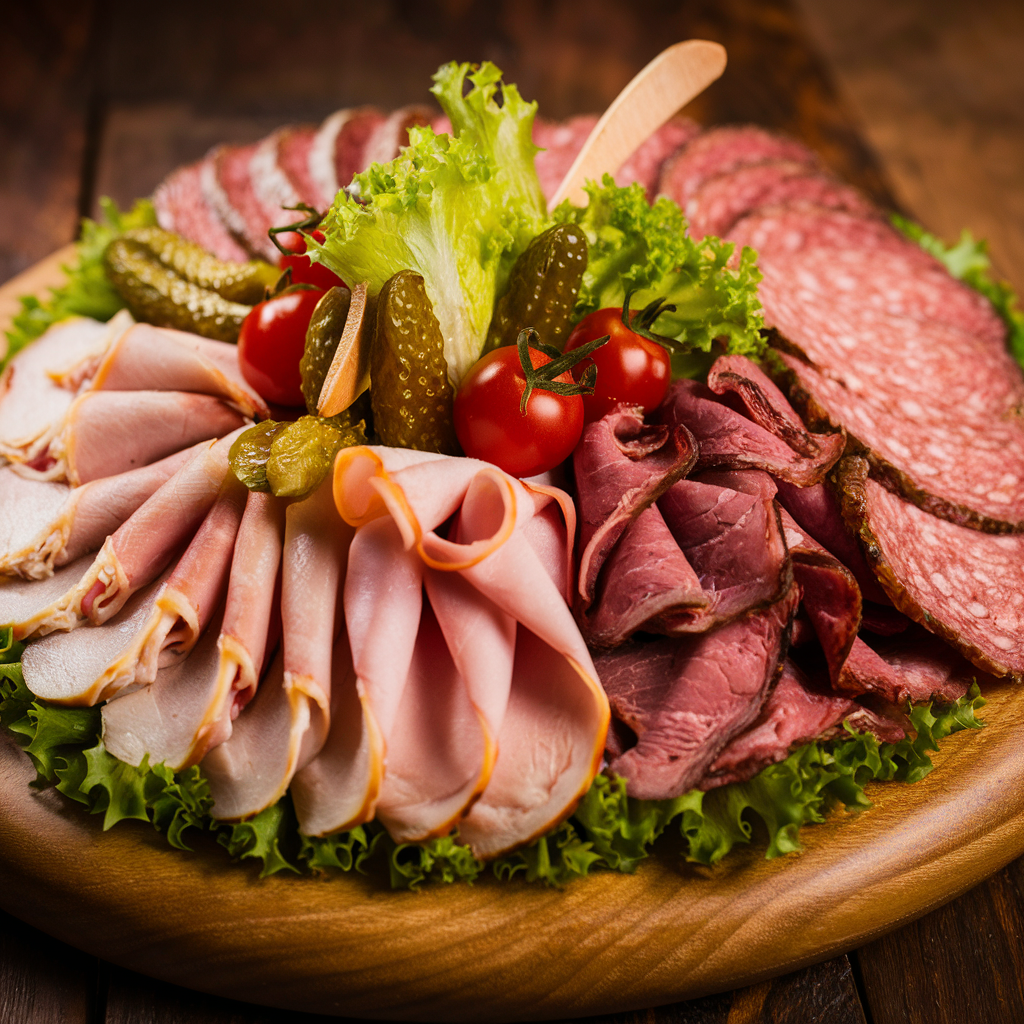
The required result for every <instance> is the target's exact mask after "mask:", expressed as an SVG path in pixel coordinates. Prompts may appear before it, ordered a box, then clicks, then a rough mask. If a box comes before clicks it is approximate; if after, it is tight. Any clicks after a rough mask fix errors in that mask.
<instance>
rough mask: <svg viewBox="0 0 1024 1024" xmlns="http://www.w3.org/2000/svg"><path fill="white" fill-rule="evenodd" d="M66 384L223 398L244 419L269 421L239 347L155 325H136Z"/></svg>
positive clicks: (74, 371)
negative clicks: (242, 364) (240, 362)
mask: <svg viewBox="0 0 1024 1024" xmlns="http://www.w3.org/2000/svg"><path fill="white" fill-rule="evenodd" d="M63 382H65V383H66V384H67V385H68V386H70V387H74V388H78V387H79V386H81V385H82V384H85V386H86V388H87V389H88V390H91V391H188V392H191V393H192V394H195V395H211V396H213V397H215V398H222V399H224V401H226V402H230V403H231V404H232V405H234V406H235V408H236V409H237V410H238V411H239V412H240V413H241V414H242V415H243V416H248V417H250V418H252V417H254V416H259V417H260V418H261V419H265V418H267V417H269V415H270V410H269V409H268V408H267V403H266V402H265V401H264V400H263V399H262V398H261V397H260V395H259V394H257V393H256V392H255V391H254V390H253V389H252V388H251V387H250V386H249V385H248V384H247V383H246V381H245V378H244V377H243V376H242V371H241V370H240V369H239V365H238V347H237V346H236V345H230V344H228V343H227V342H223V341H214V340H212V339H210V338H202V337H200V336H199V335H198V334H190V333H188V332H187V331H176V330H172V329H170V328H167V327H154V326H153V325H152V324H135V325H134V326H133V327H131V328H129V329H128V330H127V331H125V332H124V333H123V334H121V335H120V336H118V337H117V338H114V339H113V340H112V341H111V343H110V345H109V346H108V348H107V349H106V351H105V352H103V353H99V354H97V355H95V356H91V357H89V358H86V359H85V360H83V361H82V362H81V363H79V364H77V365H76V366H73V367H71V369H70V370H69V371H67V372H66V373H65V375H64V377H63Z"/></svg>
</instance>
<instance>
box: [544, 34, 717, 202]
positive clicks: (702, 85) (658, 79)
mask: <svg viewBox="0 0 1024 1024" xmlns="http://www.w3.org/2000/svg"><path fill="white" fill-rule="evenodd" d="M725 60H726V57H725V47H724V46H720V45H719V44H718V43H712V42H708V41H707V40H706V39H688V40H686V41H685V42H682V43H676V44H675V45H674V46H670V47H669V48H668V49H667V50H663V51H662V52H661V53H659V54H658V56H657V57H655V58H654V60H652V61H651V62H650V64H648V65H647V67H645V68H644V69H643V71H641V72H640V73H639V74H638V75H637V76H636V77H635V78H634V79H633V80H632V81H631V82H630V83H629V85H627V86H626V88H625V89H623V90H622V92H620V93H619V95H618V96H616V97H615V99H614V100H613V101H612V104H611V106H610V107H609V108H608V109H607V110H606V111H605V112H604V116H603V117H602V118H601V120H600V121H598V122H597V124H596V125H595V126H594V130H593V131H592V132H591V133H590V135H589V136H588V138H587V141H586V142H585V143H584V144H583V148H582V149H581V150H580V152H579V155H578V156H577V157H576V160H575V161H574V162H573V165H572V167H570V168H569V173H568V174H567V175H566V176H565V177H564V178H563V179H562V184H561V185H559V186H558V191H557V192H556V193H555V194H554V195H553V196H552V197H551V201H550V202H549V203H548V209H549V210H553V209H554V208H555V207H556V206H557V205H558V204H559V203H560V202H562V201H563V200H564V199H568V200H570V201H571V202H573V203H575V204H576V205H578V206H586V204H587V194H586V192H584V191H583V183H584V182H585V181H587V180H589V179H595V180H597V181H600V180H601V176H602V175H603V174H606V173H609V174H613V173H614V172H615V171H617V170H618V169H619V168H620V167H621V166H622V165H623V164H624V163H625V162H626V160H627V159H628V158H629V157H631V156H632V155H633V153H635V152H636V150H637V148H638V147H639V146H640V144H641V143H642V142H643V141H644V140H645V139H647V138H649V137H650V136H651V135H653V134H654V133H655V132H656V131H657V130H658V129H659V128H660V127H661V126H662V125H663V124H664V123H665V122H666V121H667V120H668V119H669V118H670V117H671V116H672V115H673V114H674V113H675V112H676V111H677V110H679V109H680V108H681V107H684V106H686V104H687V103H689V102H690V100H692V99H693V98H694V97H695V96H698V95H700V93H702V92H703V91H704V90H705V89H706V88H707V87H708V86H709V85H710V84H711V83H712V82H713V81H715V79H716V78H718V77H719V76H720V75H721V74H722V72H723V71H724V70H725Z"/></svg>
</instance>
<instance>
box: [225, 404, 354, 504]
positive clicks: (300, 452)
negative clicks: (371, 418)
mask: <svg viewBox="0 0 1024 1024" xmlns="http://www.w3.org/2000/svg"><path fill="white" fill-rule="evenodd" d="M365 443H366V431H365V425H364V424H363V423H362V422H357V423H351V422H349V421H348V420H347V419H346V418H345V417H343V416H336V417H333V418H331V419H325V418H323V417H321V416H302V417H300V418H299V419H298V420H295V421H294V422H283V423H279V422H275V421H273V420H267V421H265V422H263V423H258V424H257V425H256V426H254V427H250V428H249V429H248V430H247V431H246V432H245V433H244V434H242V435H241V436H240V437H239V438H238V439H237V440H236V441H235V443H234V444H233V445H232V446H231V451H230V453H229V455H228V460H229V462H230V465H231V470H232V472H233V473H234V474H235V476H236V477H238V479H239V480H240V481H241V482H242V483H243V484H245V486H246V487H248V488H249V490H250V491H266V492H269V493H270V494H273V495H275V496H276V497H278V498H304V497H306V496H307V495H308V494H311V493H312V492H313V491H314V490H316V488H317V487H319V486H320V484H321V483H322V482H323V480H324V478H325V477H326V476H327V474H328V473H329V472H330V470H331V467H332V466H333V465H334V457H335V456H336V455H337V454H338V452H339V451H341V449H342V448H349V447H351V446H353V445H358V444H365Z"/></svg>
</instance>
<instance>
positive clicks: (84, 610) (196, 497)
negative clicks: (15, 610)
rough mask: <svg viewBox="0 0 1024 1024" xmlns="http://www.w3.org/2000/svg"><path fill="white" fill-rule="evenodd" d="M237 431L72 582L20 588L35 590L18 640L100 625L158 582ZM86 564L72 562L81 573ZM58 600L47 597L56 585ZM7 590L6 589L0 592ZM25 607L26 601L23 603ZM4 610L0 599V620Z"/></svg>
mask: <svg viewBox="0 0 1024 1024" xmlns="http://www.w3.org/2000/svg"><path fill="white" fill-rule="evenodd" d="M239 433H241V429H239V430H238V431H236V432H235V433H232V434H229V435H228V436H227V437H225V438H222V439H221V440H220V441H217V442H213V441H211V442H208V443H207V445H206V446H205V447H203V448H200V449H199V451H198V452H197V453H196V454H195V455H194V456H193V457H192V458H191V459H190V460H189V461H188V462H187V463H186V464H185V465H183V466H182V467H181V468H180V469H179V470H178V471H177V472H176V473H174V475H173V476H171V477H170V478H169V479H168V480H167V482H166V483H164V484H163V485H162V486H161V487H160V488H158V489H157V490H156V491H155V492H154V493H153V495H152V496H151V497H149V498H148V499H147V500H146V501H145V502H143V504H142V505H141V506H140V507H139V509H138V510H137V511H136V512H135V513H134V514H133V515H131V516H130V517H129V518H128V520H127V521H126V522H125V523H124V524H123V525H121V526H120V527H119V528H118V529H117V530H116V531H115V532H114V533H113V534H112V535H111V536H110V537H108V538H107V539H106V541H105V542H104V544H103V547H102V548H101V549H100V551H99V553H98V554H97V555H96V557H95V558H94V559H93V560H92V562H91V564H89V565H88V568H86V569H85V572H84V574H81V575H80V577H79V578H78V579H77V580H74V579H73V577H72V576H71V575H70V569H71V567H70V566H69V567H68V569H66V570H61V571H59V572H57V573H55V574H54V575H53V576H52V577H50V579H48V580H39V581H34V582H33V583H30V584H24V586H25V587H35V588H39V589H38V594H39V595H40V596H39V597H38V598H31V597H29V598H28V599H27V600H28V602H29V605H30V606H31V611H29V612H28V613H27V614H26V613H25V609H24V608H23V607H22V606H21V605H19V606H18V607H19V614H17V616H16V617H11V618H10V624H11V625H12V628H13V631H14V635H15V637H16V638H17V639H25V638H28V637H32V636H45V635H46V634H47V633H52V632H54V631H55V630H69V629H75V628H76V627H78V626H81V625H83V624H84V623H85V622H86V621H91V622H93V623H94V624H96V625H99V624H100V623H103V622H106V621H107V619H109V618H111V617H113V616H114V615H116V614H117V612H118V611H120V609H121V608H122V607H123V606H124V603H125V602H126V601H127V600H128V598H129V597H131V595H132V594H133V593H135V591H136V590H139V589H140V588H141V587H144V586H146V584H148V583H151V582H152V581H153V580H154V579H156V578H157V576H159V574H160V573H161V571H162V570H163V569H164V567H165V566H166V565H167V564H168V563H169V562H170V560H171V558H172V557H173V556H174V555H175V553H176V552H177V551H179V550H180V549H181V548H182V547H183V546H184V545H185V544H186V543H187V542H188V540H189V539H190V538H191V537H193V536H194V535H195V533H196V530H198V528H199V524H200V523H201V522H202V521H203V518H204V517H205V515H206V513H207V512H208V511H209V509H210V506H211V505H213V503H214V501H215V500H216V498H217V494H218V492H219V491H220V488H221V485H222V484H223V482H224V478H225V477H226V476H227V473H228V451H229V450H230V448H231V444H232V442H233V441H234V439H235V437H237V436H238V434H239ZM84 561H85V560H84V559H80V560H79V561H78V562H75V563H73V565H74V566H75V567H78V568H81V566H82V565H83V562H84ZM55 581H60V584H61V585H63V586H64V587H65V588H66V589H65V592H64V594H63V596H58V595H56V594H55V593H54V594H53V595H52V597H50V595H51V591H52V590H53V588H54V587H55V586H57V585H58V583H57V582H55ZM0 592H4V593H7V592H9V591H7V590H6V588H4V589H3V590H2V591H0ZM23 603H24V602H23ZM9 616H10V612H9V611H8V610H7V609H6V608H5V607H4V602H3V601H0V618H8V617H9Z"/></svg>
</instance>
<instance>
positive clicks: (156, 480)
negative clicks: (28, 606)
mask: <svg viewBox="0 0 1024 1024" xmlns="http://www.w3.org/2000/svg"><path fill="white" fill-rule="evenodd" d="M195 454H196V449H195V448H194V447H193V448H186V449H185V450H184V451H181V452H175V454H174V455H168V456H167V458H166V459H161V460H160V461H159V462H154V463H153V464H152V465H151V466H143V467H141V468H140V469H133V470H130V471H129V472H127V473H121V474H120V475H118V476H112V477H104V478H102V479H100V480H94V481H92V482H91V483H88V484H85V485H84V486H82V487H75V488H72V487H70V486H69V485H68V484H63V483H49V482H45V481H41V480H30V479H26V478H25V477H23V476H22V475H21V474H19V473H17V472H16V471H15V470H14V469H13V468H12V467H10V466H4V467H2V468H0V574H6V575H16V576H22V577H24V578H25V579H42V578H43V577H44V576H49V575H51V574H52V573H53V570H54V569H55V568H58V567H60V566H62V565H67V564H68V563H69V562H73V561H75V560H77V559H78V558H80V557H81V556H82V555H87V554H88V553H89V552H91V551H96V550H97V549H98V548H99V547H100V545H101V544H102V543H103V541H104V540H106V538H107V537H109V536H110V534H112V533H113V532H114V531H115V530H116V529H117V528H118V527H119V526H120V525H121V524H122V523H123V522H124V521H125V520H126V519H127V518H128V517H129V516H130V515H131V514H132V513H133V512H134V511H135V510H136V509H137V508H138V507H139V506H140V505H141V504H142V503H143V502H144V501H145V500H146V499H147V498H148V497H149V496H150V495H151V494H152V493H153V492H154V491H155V490H156V489H157V488H158V487H160V486H161V485H162V484H163V483H164V482H166V480H167V479H168V478H169V477H170V476H171V475H172V474H173V473H175V472H176V471H177V470H178V469H180V468H181V466H183V465H184V464H185V463H186V462H187V461H188V460H189V459H190V458H191V457H192V456H193V455H195Z"/></svg>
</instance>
